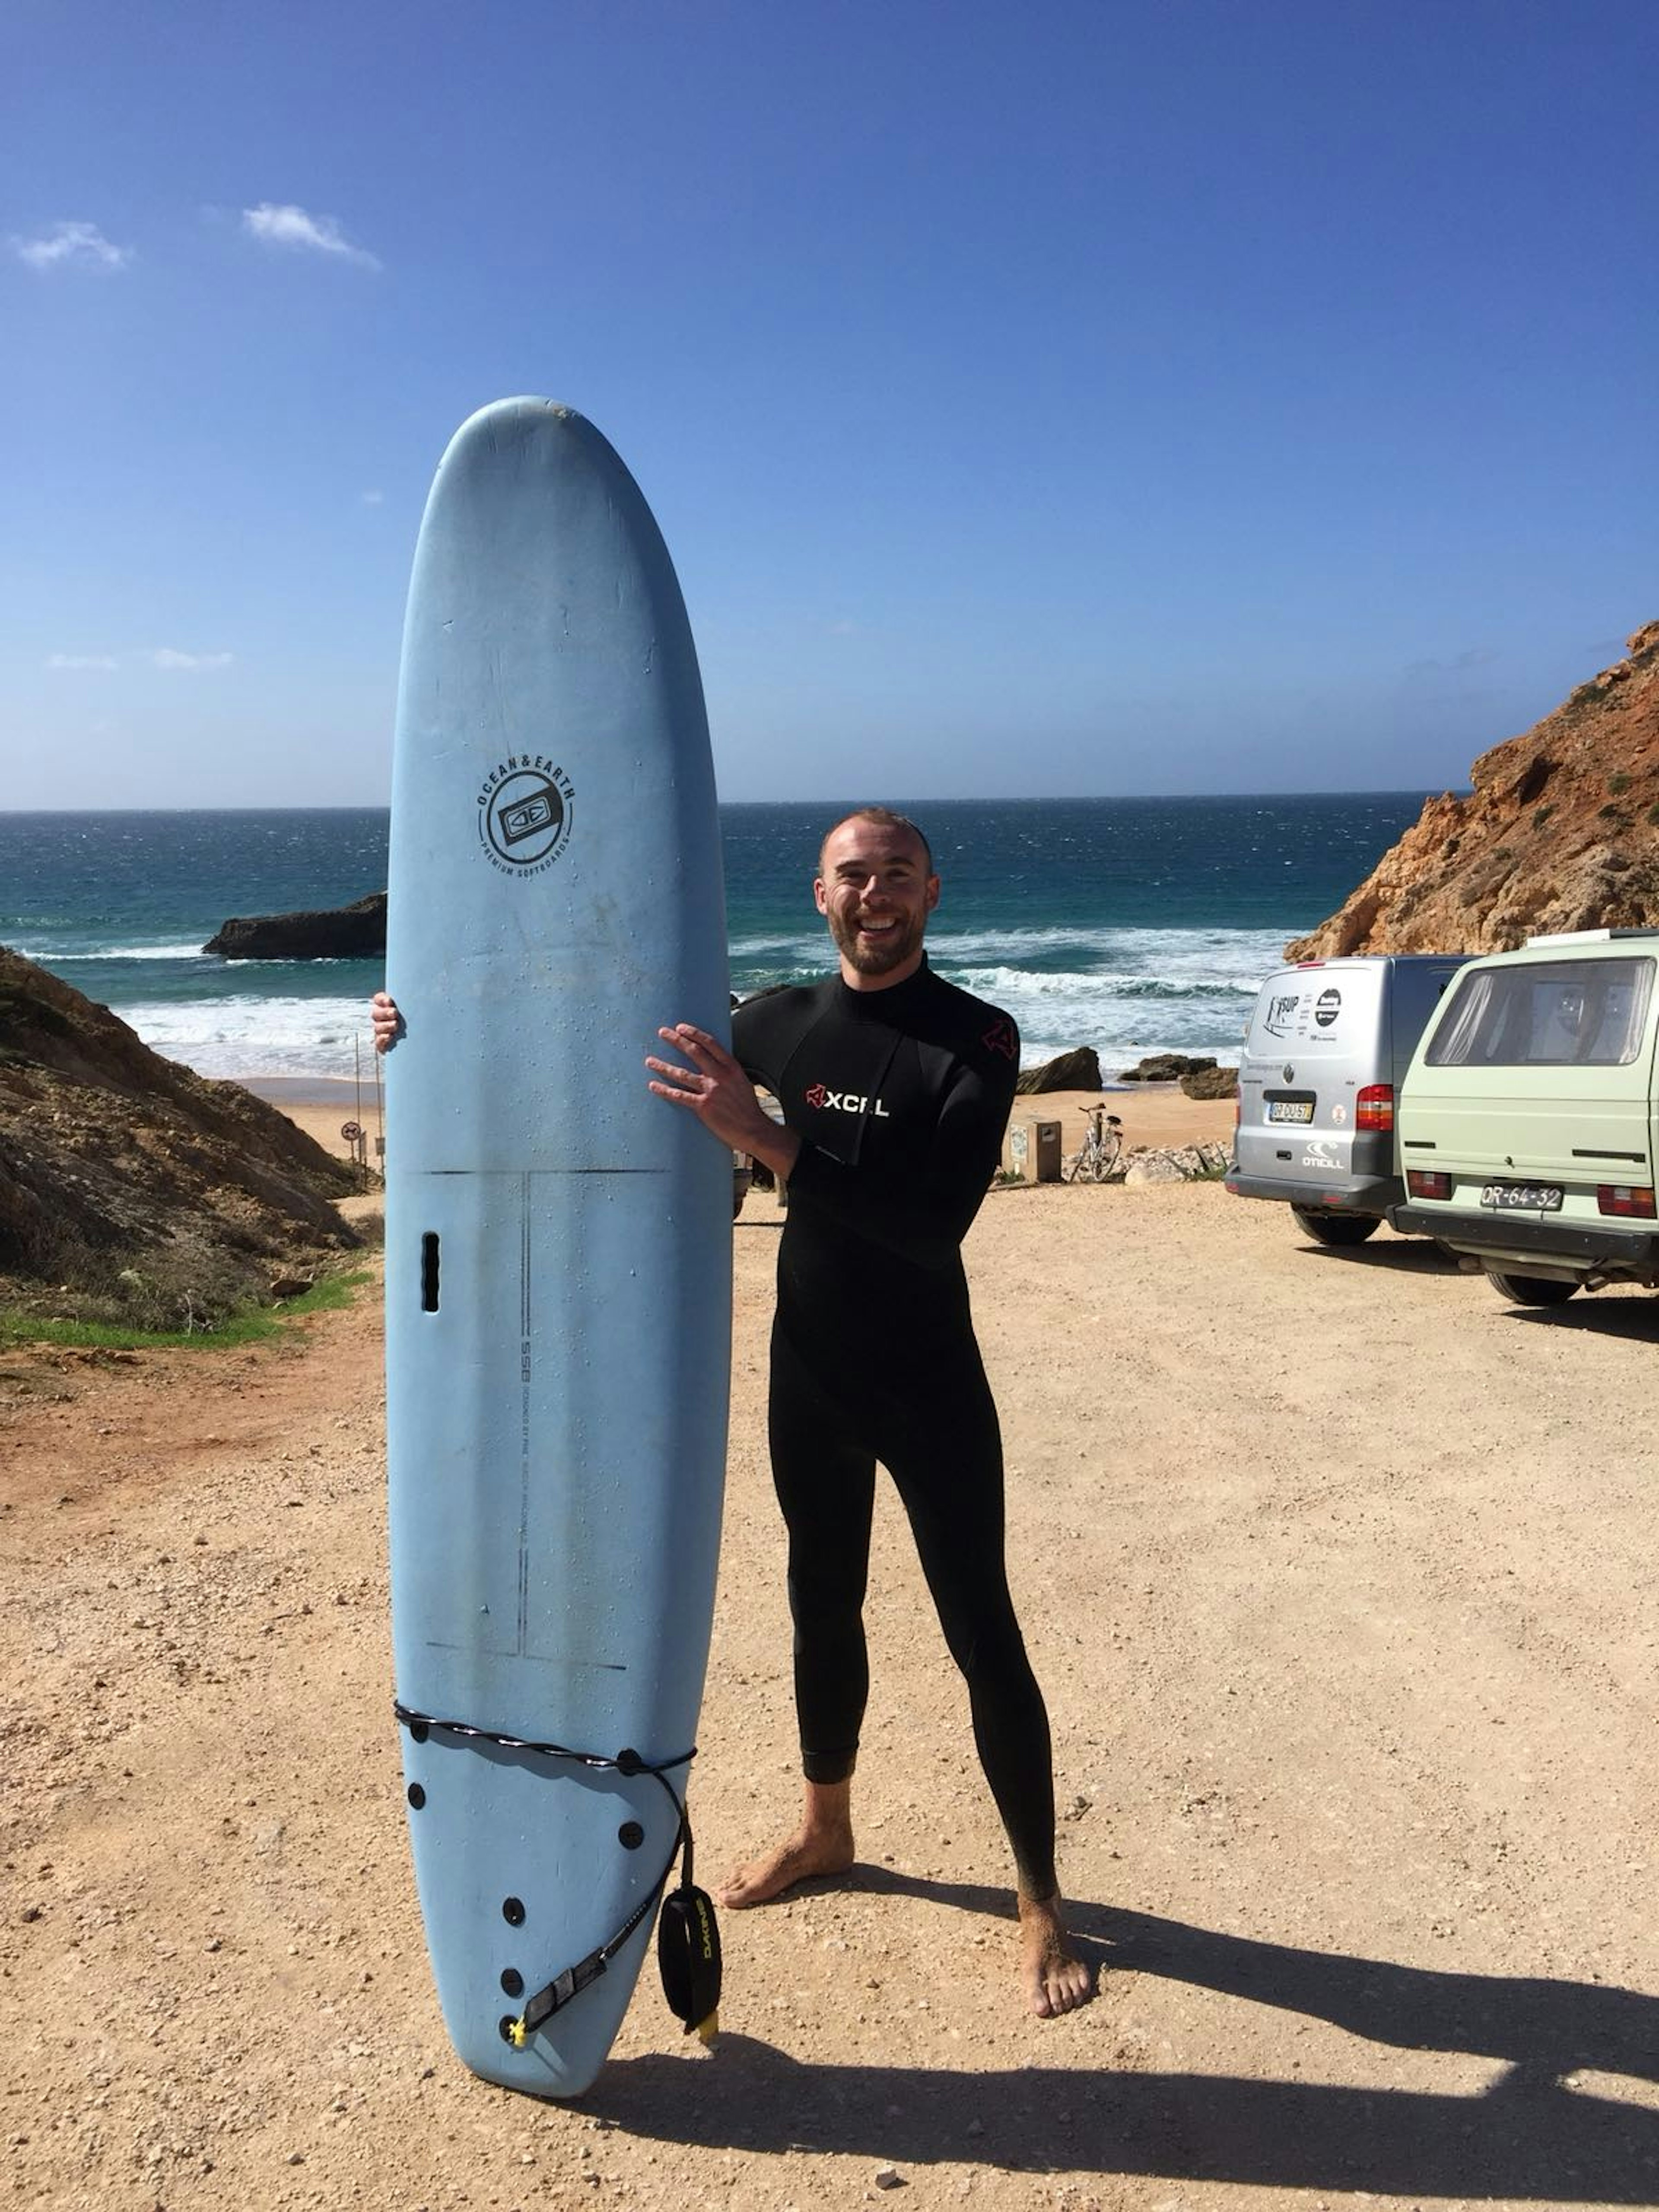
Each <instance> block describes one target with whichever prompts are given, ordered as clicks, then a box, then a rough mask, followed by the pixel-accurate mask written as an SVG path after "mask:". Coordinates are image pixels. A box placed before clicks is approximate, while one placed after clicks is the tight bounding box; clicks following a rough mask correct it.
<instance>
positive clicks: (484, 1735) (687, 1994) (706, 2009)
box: [392, 1698, 720, 2051]
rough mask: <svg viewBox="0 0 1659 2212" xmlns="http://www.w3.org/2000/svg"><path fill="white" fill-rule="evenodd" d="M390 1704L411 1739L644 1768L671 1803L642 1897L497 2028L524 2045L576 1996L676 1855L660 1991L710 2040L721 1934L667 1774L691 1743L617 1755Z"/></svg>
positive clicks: (651, 1901)
mask: <svg viewBox="0 0 1659 2212" xmlns="http://www.w3.org/2000/svg"><path fill="white" fill-rule="evenodd" d="M392 1711H393V1712H394V1713H395V1714H396V1715H397V1717H398V1725H399V1727H401V1728H406V1729H408V1730H409V1732H410V1735H411V1736H412V1737H413V1739H414V1740H415V1741H416V1743H424V1742H425V1741H426V1739H427V1737H428V1735H431V1733H432V1731H433V1730H434V1729H438V1730H439V1731H441V1733H442V1734H443V1735H453V1736H459V1737H461V1738H463V1739H464V1740H465V1741H471V1742H474V1743H487V1744H491V1745H494V1746H495V1747H497V1748H499V1749H501V1750H503V1751H526V1752H531V1753H534V1754H535V1755H536V1756H537V1757H538V1758H541V1759H563V1760H565V1761H566V1762H567V1763H568V1764H569V1765H574V1766H586V1767H590V1768H592V1769H595V1770H598V1771H607V1772H611V1773H614V1774H621V1775H624V1776H629V1777H632V1776H634V1775H635V1774H648V1775H650V1776H651V1778H653V1781H656V1782H658V1783H660V1784H661V1785H662V1787H663V1789H664V1790H665V1791H666V1792H667V1794H668V1800H669V1802H670V1803H671V1805H672V1806H673V1808H674V1815H675V1829H674V1840H673V1842H672V1843H671V1844H670V1846H669V1850H668V1860H667V1863H666V1864H665V1866H664V1868H663V1870H662V1872H661V1873H660V1874H659V1875H658V1876H657V1879H656V1881H655V1882H654V1883H653V1885H652V1887H651V1888H650V1889H649V1890H648V1891H647V1893H646V1895H645V1897H644V1898H643V1899H641V1902H640V1903H639V1904H638V1905H635V1908H634V1910H633V1911H632V1912H630V1913H629V1916H628V1918H627V1919H626V1920H625V1921H624V1922H623V1924H622V1926H621V1927H620V1928H619V1929H617V1932H616V1934H615V1935H614V1936H611V1939H610V1941H609V1942H605V1943H601V1944H600V1945H599V1948H598V1950H596V1951H590V1952H589V1953H588V1954H587V1956H586V1958H585V1959H579V1960H577V1962H576V1964H575V1965H574V1966H567V1967H566V1968H565V1969H564V1971H563V1972H562V1973H560V1974H556V1975H555V1976H554V1978H553V1979H552V1980H551V1981H550V1982H549V1983H547V1984H546V1985H545V1986H544V1988H542V1989H539V1990H537V1992H536V1994H535V1995H534V1996H532V1997H531V1998H529V1999H527V2000H526V2004H525V2008H524V2010H523V2011H522V2012H521V2013H520V2015H519V2016H518V2018H517V2019H516V2020H513V2019H512V2018H511V2017H510V2016H509V2017H508V2018H507V2019H504V2020H503V2021H502V2022H501V2034H502V2036H503V2038H504V2039H505V2040H506V2041H507V2042H508V2043H511V2044H512V2045H514V2047H515V2048H516V2049H518V2050H520V2051H522V2050H523V2049H524V2047H525V2045H526V2044H527V2043H528V2042H529V2040H530V2039H531V2037H532V2035H533V2034H534V2033H535V2032H536V2030H537V2029H538V2027H541V2026H542V2024H543V2022H544V2021H548V2020H550V2019H551V2018H552V2016H553V2015H554V2014H555V2013H556V2012H559V2011H561V2010H562V2008H564V2007H565V2006H566V2005H568V2003H569V2002H571V2000H572V1998H573V1997H577V1996H580V1995H581V1993H582V1991H583V1990H585V1989H587V1988H589V1987H590V1986H591V1985H592V1984H593V1983H594V1982H597V1981H598V1980H599V1977H600V1975H601V1974H603V1973H604V1972H605V1969H606V1968H607V1967H608V1966H609V1965H610V1964H611V1960H612V1959H613V1958H614V1957H615V1956H616V1954H617V1952H618V1951H620V1950H621V1948H623V1944H624V1943H626V1942H627V1941H628V1939H629V1936H631V1935H633V1933H634V1931H635V1929H636V1928H638V1926H639V1925H640V1923H641V1921H642V1920H644V1919H645V1918H646V1917H647V1916H648V1914H649V1913H650V1912H651V1911H652V1910H653V1907H654V1906H655V1905H656V1903H657V1901H658V1899H659V1898H661V1897H662V1893H663V1891H664V1889H665V1887H667V1883H668V1877H669V1875H671V1874H672V1872H673V1871H674V1862H675V1860H676V1859H677V1858H678V1860H679V1861H680V1879H679V1883H678V1887H676V1888H675V1890H674V1892H673V1893H672V1894H671V1896H670V1897H668V1898H667V1899H665V1900H664V1902H663V1908H662V1917H661V1918H660V1919H659V1921H658V1923H657V1968H658V1972H659V1973H660V1975H661V1977H662V1987H663V1995H664V1996H665V1998H666V1999H667V2002H668V2008H669V2010H670V2011H671V2013H672V2014H673V2015H674V2017H675V2018H676V2019H677V2020H678V2021H679V2022H680V2024H681V2028H682V2031H683V2033H685V2034H688V2035H689V2034H690V2033H691V2032H692V2030H693V2029H694V2028H695V2029H696V2033H698V2035H700V2036H701V2037H702V2040H703V2041H704V2042H705V2043H712V2042H713V2041H714V2036H715V2034H716V2033H717V2032H718V2029H719V2027H720V1929H719V1926H718V1924H717V1923H716V1922H715V1918H714V1899H712V1898H711V1897H710V1896H709V1895H708V1892H707V1891H706V1890H701V1889H699V1888H697V1887H696V1884H695V1883H694V1882H693V1881H692V1878H691V1875H692V1840H691V1822H690V1817H689V1815H688V1814H687V1812H686V1809H685V1802H684V1799H683V1798H682V1797H681V1796H680V1794H679V1792H678V1790H676V1789H675V1787H674V1785H673V1784H672V1783H671V1781H670V1780H669V1778H668V1776H669V1771H670V1770H671V1769H672V1768H674V1767H677V1766H689V1765H690V1764H691V1761H692V1760H693V1759H695V1758H696V1755H697V1747H696V1744H693V1745H692V1747H691V1748H690V1751H687V1752H682V1753H681V1754H680V1755H679V1757H678V1759H659V1760H657V1761H655V1762H654V1763H653V1761H652V1760H650V1759H641V1756H640V1754H639V1753H638V1752H637V1751H619V1752H617V1754H616V1756H615V1757H614V1758H607V1757H606V1756H605V1753H603V1752H596V1751H573V1750H572V1749H571V1748H570V1747H569V1746H568V1744H562V1743H532V1742H531V1741H530V1740H529V1739H528V1738H527V1737H525V1736H517V1735H506V1734H505V1733H504V1732H503V1731H501V1729H484V1728H477V1727H475V1726H474V1725H473V1724H472V1723H471V1722H470V1721H447V1720H439V1719H437V1718H435V1717H434V1716H433V1715H432V1714H430V1713H418V1712H416V1711H413V1710H412V1709H411V1708H410V1706H408V1705H404V1704H403V1703H402V1701H401V1700H400V1699H395V1698H394V1699H393V1700H392Z"/></svg>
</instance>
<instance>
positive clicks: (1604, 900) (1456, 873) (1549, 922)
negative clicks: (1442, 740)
mask: <svg viewBox="0 0 1659 2212" xmlns="http://www.w3.org/2000/svg"><path fill="white" fill-rule="evenodd" d="M1470 781H1472V783H1473V784H1474V790H1473V791H1472V792H1471V793H1470V794H1469V796H1468V798H1467V799H1458V798H1455V797H1454V796H1453V795H1452V794H1451V793H1449V792H1448V793H1446V794H1445V795H1444V796H1443V798H1440V799H1429V800H1428V801H1427V802H1426V804H1425V806H1424V808H1423V811H1422V814H1421V815H1420V817H1419V819H1418V820H1417V822H1416V823H1414V824H1413V827H1412V828H1411V829H1408V830H1407V832H1406V834H1405V836H1403V837H1402V838H1401V841H1400V842H1399V843H1398V844H1397V845H1396V846H1395V847H1394V848H1393V850H1392V851H1390V852H1388V853H1385V854H1383V858H1382V860H1379V861H1378V863H1377V865H1376V867H1375V868H1374V869H1373V870H1372V872H1371V873H1370V875H1369V876H1368V877H1367V878H1366V879H1365V881H1364V883H1363V884H1361V885H1360V886H1359V889H1358V890H1357V891H1355V892H1354V894H1353V896H1352V898H1350V899H1349V900H1348V902H1347V903H1346V906H1344V907H1343V908H1341V910H1340V912H1339V913H1337V914H1334V915H1332V916H1331V918H1330V920H1329V921H1326V922H1322V924H1321V925H1320V927H1318V928H1317V929H1316V930H1315V931H1314V932H1313V933H1312V935H1311V936H1309V937H1304V938H1299V939H1297V940H1296V941H1295V943H1293V944H1291V945H1286V946H1285V957H1286V958H1287V959H1290V960H1320V959H1329V958H1332V957H1334V956H1335V955H1337V954H1339V953H1345V952H1507V951H1512V950H1513V949H1514V947H1515V946H1516V945H1520V944H1522V943H1524V941H1525V940H1526V939H1527V938H1528V937H1530V936H1532V935H1534V934H1535V933H1541V932H1544V931H1549V930H1559V929H1599V928H1602V927H1609V926H1611V927H1631V926H1632V925H1637V924H1641V923H1655V924H1659V623H1648V624H1647V626H1646V627H1645V629H1639V630H1638V631H1637V633H1636V635H1635V636H1634V637H1632V639H1631V640H1630V642H1629V646H1628V648H1627V651H1626V658H1625V659H1623V660H1619V661H1615V662H1614V663H1613V666H1612V667H1611V668H1604V669H1603V670H1602V671H1601V674H1600V675H1599V676H1595V677H1592V678H1590V680H1589V683H1588V684H1580V685H1579V687H1578V689H1577V690H1576V691H1575V692H1574V693H1573V694H1572V696H1571V698H1569V699H1568V700H1567V701H1566V702H1565V704H1564V705H1562V706H1559V707H1558V708H1556V709H1555V712H1554V713H1553V714H1547V715H1546V716H1545V717H1544V719H1543V720H1542V721H1541V722H1540V723H1539V724H1538V725H1537V726H1536V727H1535V728H1533V729H1530V730H1528V732H1527V733H1526V735H1525V736H1524V737H1520V738H1510V739H1509V740H1508V741H1507V742H1506V743H1505V744H1501V745H1494V746H1493V747H1492V750H1491V751H1490V752H1486V753H1482V754H1481V756H1480V759H1479V760H1478V761H1476V763H1474V769H1472V771H1471V773H1470Z"/></svg>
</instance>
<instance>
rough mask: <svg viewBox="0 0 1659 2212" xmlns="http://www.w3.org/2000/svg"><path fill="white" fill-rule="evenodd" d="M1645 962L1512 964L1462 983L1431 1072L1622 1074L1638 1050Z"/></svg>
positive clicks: (1647, 977) (1431, 1056)
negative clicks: (1583, 1070)
mask: <svg viewBox="0 0 1659 2212" xmlns="http://www.w3.org/2000/svg"><path fill="white" fill-rule="evenodd" d="M1653 964H1654V963H1653V962H1652V960H1651V959H1644V958H1632V959H1629V960H1551V961H1541V962H1537V963H1534V962H1532V961H1524V962H1517V963H1516V965H1515V966H1514V967H1513V968H1480V969H1475V971H1474V973H1473V974H1471V975H1462V976H1460V977H1459V979H1458V981H1457V983H1456V986H1455V989H1454V991H1453V994H1452V999H1451V1003H1450V1005H1449V1006H1448V1007H1447V1009H1446V1012H1445V1013H1444V1015H1443V1017H1442V1018H1441V1022H1440V1026H1439V1027H1438V1029H1437V1030H1436V1031H1435V1033H1434V1037H1433V1040H1432V1042H1431V1043H1430V1046H1429V1048H1428V1051H1427V1052H1426V1053H1425V1055H1424V1058H1425V1060H1426V1062H1427V1064H1428V1066H1431V1067H1625V1066H1628V1065H1629V1064H1630V1062H1631V1061H1632V1060H1634V1059H1635V1058H1636V1055H1637V1054H1638V1052H1639V1051H1640V1050H1641V1048H1642V1037H1643V1034H1644V1031H1645V1030H1646V1028H1647V1020H1648V1000H1649V999H1650V996H1651V995H1652V991H1653Z"/></svg>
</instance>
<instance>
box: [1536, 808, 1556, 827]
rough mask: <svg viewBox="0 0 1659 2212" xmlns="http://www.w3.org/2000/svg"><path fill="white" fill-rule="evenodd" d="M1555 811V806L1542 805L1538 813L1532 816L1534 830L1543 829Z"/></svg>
mask: <svg viewBox="0 0 1659 2212" xmlns="http://www.w3.org/2000/svg"><path fill="white" fill-rule="evenodd" d="M1554 811H1555V809H1554V807H1553V806H1541V807H1540V808H1539V810H1538V811H1537V813H1536V814H1534V816H1533V817H1532V826H1533V828H1534V829H1542V828H1543V826H1544V824H1545V823H1547V821H1548V820H1549V818H1550V817H1551V815H1552V814H1553V813H1554Z"/></svg>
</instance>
